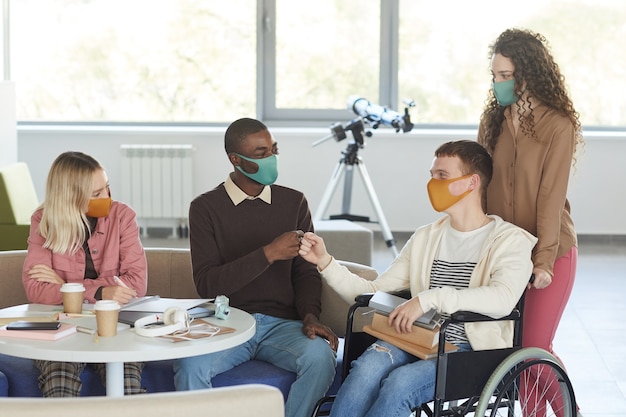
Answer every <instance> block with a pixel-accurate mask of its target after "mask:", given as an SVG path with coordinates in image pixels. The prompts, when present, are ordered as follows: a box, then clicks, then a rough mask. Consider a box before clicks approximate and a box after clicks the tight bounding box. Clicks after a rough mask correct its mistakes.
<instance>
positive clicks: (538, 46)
mask: <svg viewBox="0 0 626 417" xmlns="http://www.w3.org/2000/svg"><path fill="white" fill-rule="evenodd" d="M495 54H500V55H502V56H504V57H506V58H509V59H510V60H511V62H512V63H513V65H514V67H515V72H514V74H513V75H514V77H515V93H516V94H517V95H519V96H521V95H522V93H523V92H527V93H528V94H527V96H526V98H520V99H519V100H518V105H519V108H518V111H517V112H518V114H519V116H520V120H521V122H520V129H522V132H524V134H526V135H528V136H530V137H531V138H533V139H535V140H536V141H538V142H539V141H540V140H541V139H540V138H538V137H537V134H536V132H535V120H534V117H533V110H534V109H533V106H532V103H531V102H530V101H529V100H528V99H529V98H533V97H534V98H536V99H538V100H539V101H540V102H542V103H544V104H545V105H547V106H548V107H550V108H552V109H554V110H556V111H558V112H559V113H561V114H562V115H563V116H565V117H567V118H568V119H569V120H570V122H571V123H572V124H573V125H574V128H575V132H576V147H577V148H579V145H582V144H583V137H582V127H581V124H580V120H579V115H578V112H577V111H576V110H575V109H574V104H573V103H572V100H571V99H570V98H569V96H568V94H567V88H566V87H565V77H564V76H563V75H562V74H561V70H560V69H559V66H558V64H557V63H556V62H555V61H554V58H553V57H552V54H551V53H550V50H549V46H548V42H547V40H546V38H545V37H544V36H543V35H541V34H539V33H535V32H532V31H530V30H527V29H508V30H506V31H504V32H503V33H502V34H500V36H498V38H497V39H496V41H495V42H494V43H493V44H492V45H490V47H489V59H491V58H492V57H493V56H494V55H495ZM524 83H526V85H525V90H524V91H522V90H521V88H522V85H523V84H524ZM505 109H506V107H503V106H500V105H499V104H498V101H497V100H496V97H495V95H494V93H493V89H490V90H489V96H488V98H487V100H486V102H485V109H484V111H483V114H482V117H481V124H482V126H483V128H484V137H481V138H478V141H479V142H480V143H482V144H483V145H484V146H485V147H486V148H487V150H489V152H491V153H493V150H494V148H495V146H496V141H497V139H498V136H499V135H500V133H501V132H502V122H503V121H504V110H505ZM575 159H576V158H574V163H575Z"/></svg>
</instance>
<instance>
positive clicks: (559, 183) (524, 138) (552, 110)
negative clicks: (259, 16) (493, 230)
mask: <svg viewBox="0 0 626 417" xmlns="http://www.w3.org/2000/svg"><path fill="white" fill-rule="evenodd" d="M489 57H490V59H491V72H492V76H493V88H492V89H491V90H490V91H489V98H488V100H487V103H486V106H485V110H484V112H483V114H482V117H481V122H480V126H479V130H478V142H480V143H481V144H483V145H484V146H485V147H486V148H487V150H488V151H489V152H491V154H492V156H493V165H494V167H493V169H494V171H493V179H492V181H491V183H490V184H489V188H488V190H487V212H488V213H490V214H496V215H499V216H500V217H502V218H503V219H504V220H507V221H509V222H511V223H514V224H516V225H517V226H520V227H522V228H524V229H526V230H527V231H529V232H530V233H532V234H533V235H535V236H536V237H537V238H538V242H537V245H536V246H535V248H534V250H533V254H532V260H533V265H534V268H533V273H534V275H535V280H534V282H533V284H531V285H530V286H529V289H528V291H527V292H526V303H525V309H524V332H523V342H522V343H523V345H524V346H536V347H540V348H543V349H546V350H548V351H549V352H552V353H554V352H553V351H552V341H553V339H554V335H555V333H556V329H557V327H558V324H559V321H560V320H561V316H562V315H563V310H564V309H565V305H566V304H567V301H568V299H569V296H570V294H571V291H572V287H573V285H574V277H575V275H576V263H577V259H578V249H577V240H576V232H575V230H574V223H573V221H572V217H571V216H570V205H569V202H568V200H567V186H568V181H569V177H570V168H571V167H572V166H573V165H575V161H576V158H575V154H576V149H577V148H578V147H580V146H582V145H583V137H582V129H581V124H580V120H579V117H578V113H577V112H576V110H575V109H574V105H573V104H572V100H571V99H570V98H569V96H568V93H567V89H566V87H565V82H564V77H563V75H562V74H561V71H560V69H559V66H558V65H557V64H556V62H554V58H553V57H552V55H551V53H550V51H549V48H548V45H547V41H546V38H545V37H544V36H542V35H540V34H538V33H534V32H532V31H530V30H521V29H509V30H506V31H504V32H503V33H502V34H500V36H499V37H498V38H497V39H496V41H495V42H494V43H493V45H491V46H490V50H489ZM553 406H554V404H553Z"/></svg>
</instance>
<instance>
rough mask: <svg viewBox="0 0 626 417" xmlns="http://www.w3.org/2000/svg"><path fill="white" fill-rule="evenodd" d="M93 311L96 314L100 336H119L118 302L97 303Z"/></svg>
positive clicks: (104, 301)
mask: <svg viewBox="0 0 626 417" xmlns="http://www.w3.org/2000/svg"><path fill="white" fill-rule="evenodd" d="M93 310H94V312H95V313H96V323H97V325H98V336H102V337H110V336H115V335H116V334H117V317H118V315H119V312H120V305H119V304H118V302H117V301H113V300H100V301H96V304H95V305H94V308H93Z"/></svg>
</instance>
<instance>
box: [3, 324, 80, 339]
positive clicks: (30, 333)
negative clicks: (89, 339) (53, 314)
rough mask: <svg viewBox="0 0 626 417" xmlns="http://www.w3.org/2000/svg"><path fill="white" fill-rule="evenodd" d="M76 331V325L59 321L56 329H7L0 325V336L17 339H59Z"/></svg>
mask: <svg viewBox="0 0 626 417" xmlns="http://www.w3.org/2000/svg"><path fill="white" fill-rule="evenodd" d="M74 333H76V326H73V325H71V324H67V323H61V326H60V327H59V328H58V329H57V330H7V326H2V327H0V336H3V337H14V338H18V339H35V340H59V339H62V338H64V337H67V336H70V335H72V334H74Z"/></svg>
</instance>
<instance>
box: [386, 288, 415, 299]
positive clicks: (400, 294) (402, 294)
mask: <svg viewBox="0 0 626 417" xmlns="http://www.w3.org/2000/svg"><path fill="white" fill-rule="evenodd" d="M390 294H393V295H395V296H397V297H401V298H404V299H407V300H410V299H411V290H410V289H408V288H406V289H404V290H398V291H393V292H391V293H390Z"/></svg>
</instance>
